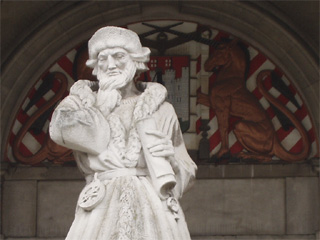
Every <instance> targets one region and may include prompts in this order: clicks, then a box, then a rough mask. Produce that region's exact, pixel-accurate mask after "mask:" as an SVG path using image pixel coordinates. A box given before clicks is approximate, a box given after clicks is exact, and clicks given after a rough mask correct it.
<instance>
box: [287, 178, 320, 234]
mask: <svg viewBox="0 0 320 240" xmlns="http://www.w3.org/2000/svg"><path fill="white" fill-rule="evenodd" d="M286 198H287V233H288V234H315V233H316V232H317V231H319V214H318V213H319V178H315V177H313V178H305V177H304V178H287V183H286Z"/></svg>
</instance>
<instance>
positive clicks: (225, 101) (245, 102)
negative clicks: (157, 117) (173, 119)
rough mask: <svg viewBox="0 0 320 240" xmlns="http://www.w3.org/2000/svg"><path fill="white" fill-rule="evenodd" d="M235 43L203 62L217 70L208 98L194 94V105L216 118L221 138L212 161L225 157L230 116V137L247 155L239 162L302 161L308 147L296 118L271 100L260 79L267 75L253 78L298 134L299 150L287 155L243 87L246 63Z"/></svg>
mask: <svg viewBox="0 0 320 240" xmlns="http://www.w3.org/2000/svg"><path fill="white" fill-rule="evenodd" d="M237 42H238V40H237V39H235V40H233V41H231V42H230V43H221V44H219V45H218V47H217V48H216V49H215V51H214V52H213V54H212V55H211V56H210V57H209V59H208V60H207V61H206V63H205V65H204V67H205V70H206V71H212V70H213V69H214V68H216V67H220V70H219V73H218V74H217V77H216V80H215V82H214V84H213V87H212V89H210V92H209V95H205V94H203V93H199V94H198V100H197V101H198V103H200V104H203V105H206V106H209V107H211V108H212V109H213V110H214V111H215V113H216V116H217V120H218V127H219V131H220V135H221V148H220V150H219V152H218V153H217V155H216V157H218V158H220V157H222V156H226V155H227V154H228V153H229V143H228V127H229V121H228V120H229V118H230V116H235V117H240V118H241V120H240V121H238V122H237V123H236V124H235V126H234V129H233V131H234V134H235V136H236V137H237V139H238V141H239V142H240V143H241V144H242V145H243V147H244V148H245V149H246V150H248V151H249V152H241V153H239V154H238V155H237V156H238V157H240V158H243V159H257V160H259V161H269V160H271V158H272V156H273V155H276V156H278V157H279V158H281V159H282V160H285V161H301V160H305V159H306V158H307V156H308V154H309V149H310V143H309V139H308V136H307V133H306V131H305V129H304V127H303V126H302V125H301V123H300V122H299V121H298V120H297V118H296V117H295V116H294V115H293V114H292V113H291V112H290V111H289V110H287V109H286V107H284V106H283V105H282V104H281V103H280V102H279V101H278V100H276V99H275V98H274V97H272V96H271V95H270V94H269V93H268V91H267V90H265V88H264V86H263V83H262V81H263V79H264V77H266V76H267V75H269V74H271V71H268V70H266V71H262V72H260V73H259V75H258V77H257V85H258V89H259V90H260V92H261V93H262V94H263V96H264V97H265V98H266V99H267V100H268V101H270V102H271V103H272V104H273V105H274V106H275V107H276V108H278V109H279V110H280V111H281V112H283V113H284V114H285V115H286V116H287V117H288V118H289V120H290V121H291V122H292V123H293V124H294V126H295V127H296V128H297V130H298V131H299V133H300V135H301V137H302V142H303V150H302V151H301V152H300V153H298V154H293V153H290V152H288V151H287V150H286V149H284V148H283V146H282V145H281V143H280V141H279V139H278V137H277V135H276V133H275V130H274V128H273V125H272V123H271V121H270V119H269V117H268V115H267V113H266V111H265V110H264V109H263V108H262V106H261V105H260V103H259V102H258V100H257V99H256V98H255V96H254V95H253V94H252V93H250V92H249V90H248V89H247V88H246V86H245V70H246V61H245V53H244V51H243V50H242V49H241V48H240V47H239V46H238V45H237Z"/></svg>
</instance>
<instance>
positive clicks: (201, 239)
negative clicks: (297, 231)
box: [192, 235, 316, 240]
mask: <svg viewBox="0 0 320 240" xmlns="http://www.w3.org/2000/svg"><path fill="white" fill-rule="evenodd" d="M234 239H241V240H306V239H314V240H316V238H315V235H243V236H240V235H238V236H193V237H192V240H234Z"/></svg>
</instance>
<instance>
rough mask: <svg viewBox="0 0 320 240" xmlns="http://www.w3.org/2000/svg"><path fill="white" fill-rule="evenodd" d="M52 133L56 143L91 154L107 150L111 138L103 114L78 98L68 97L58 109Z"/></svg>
mask: <svg viewBox="0 0 320 240" xmlns="http://www.w3.org/2000/svg"><path fill="white" fill-rule="evenodd" d="M49 132H50V137H51V139H52V140H53V141H54V142H56V143H57V144H59V145H61V146H64V147H67V148H70V149H72V150H77V151H81V152H86V153H90V154H99V153H101V152H102V151H104V150H105V149H106V148H107V146H108V142H109V139H110V128H109V124H108V122H107V120H106V119H105V117H104V116H103V114H102V113H101V111H100V110H98V109H97V108H96V107H94V106H84V104H83V100H81V99H80V98H79V97H78V96H75V95H69V96H68V97H66V98H65V99H64V100H62V101H61V103H60V104H59V105H58V107H57V108H56V109H55V111H54V113H53V115H52V119H51V122H50V128H49Z"/></svg>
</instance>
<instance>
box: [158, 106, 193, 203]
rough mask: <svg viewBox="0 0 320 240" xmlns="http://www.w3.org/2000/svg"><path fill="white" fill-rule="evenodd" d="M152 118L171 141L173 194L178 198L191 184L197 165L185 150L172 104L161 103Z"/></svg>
mask: <svg viewBox="0 0 320 240" xmlns="http://www.w3.org/2000/svg"><path fill="white" fill-rule="evenodd" d="M154 118H155V119H156V121H157V127H158V129H159V130H160V131H162V132H163V133H165V134H167V136H169V137H170V139H171V140H172V143H173V147H174V152H175V153H174V159H173V160H172V161H170V163H171V166H172V168H173V170H174V173H175V177H176V181H177V184H176V186H175V187H174V189H173V194H174V196H175V197H176V198H177V199H180V198H181V197H182V195H183V193H184V192H185V191H186V190H187V189H188V188H189V187H191V186H192V184H193V181H194V179H195V174H196V170H197V166H196V164H195V163H194V162H193V160H192V159H191V158H190V156H189V154H188V152H187V149H186V147H185V144H184V140H183V136H182V133H181V129H180V124H179V121H178V118H177V115H176V113H175V110H174V108H173V106H172V105H171V104H170V103H167V102H165V103H163V104H162V105H161V106H160V108H159V110H158V111H156V112H155V113H154Z"/></svg>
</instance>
